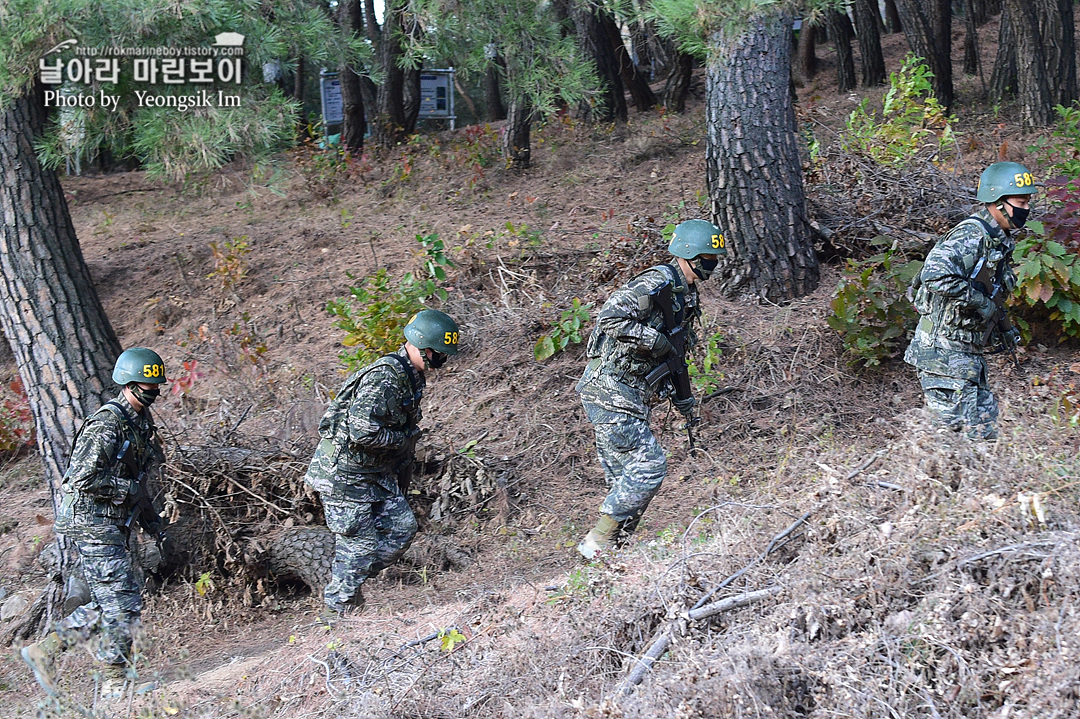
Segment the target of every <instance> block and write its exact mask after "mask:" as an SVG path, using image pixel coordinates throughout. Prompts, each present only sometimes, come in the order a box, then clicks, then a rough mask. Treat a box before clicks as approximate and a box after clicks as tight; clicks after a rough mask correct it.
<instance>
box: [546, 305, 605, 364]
mask: <svg viewBox="0 0 1080 719" xmlns="http://www.w3.org/2000/svg"><path fill="white" fill-rule="evenodd" d="M590 309H592V305H591V304H588V305H583V304H581V300H579V299H578V298H577V297H575V298H574V300H573V303H572V304H571V307H570V309H568V310H563V312H562V317H561V318H560V319H559V321H558V323H556V325H555V326H554V327H552V328H551V334H548V335H542V336H541V337H540V339H538V340H536V345H535V346H534V347H533V356H534V357H536V359H537V361H539V362H543V361H544V360H546V359H547V358H548V357H551V356H552V355H553V354H555V353H556V352H562V351H563V350H564V349H566V347H567V345H569V344H570V343H571V342H573V343H574V344H580V343H581V328H582V327H584V326H585V324H586V323H587V322H588V321H589V310H590Z"/></svg>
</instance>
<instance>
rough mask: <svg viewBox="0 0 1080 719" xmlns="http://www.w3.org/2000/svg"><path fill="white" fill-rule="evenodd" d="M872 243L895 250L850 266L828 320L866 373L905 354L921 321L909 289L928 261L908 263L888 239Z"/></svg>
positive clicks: (847, 350) (878, 238)
mask: <svg viewBox="0 0 1080 719" xmlns="http://www.w3.org/2000/svg"><path fill="white" fill-rule="evenodd" d="M871 242H872V243H873V244H875V245H878V246H882V247H883V246H885V245H890V243H891V245H890V246H889V248H888V249H886V250H885V251H884V252H882V253H880V254H877V255H874V256H873V257H870V258H868V259H866V260H863V261H861V262H859V261H855V260H848V262H847V266H846V267H845V268H844V278H843V279H842V280H840V283H839V285H838V286H837V288H836V294H835V295H834V296H833V299H832V303H831V305H830V306H831V307H832V314H831V315H829V317H828V318H827V320H826V321H827V322H828V324H829V327H832V328H833V329H834V330H836V331H837V332H839V333H840V337H841V339H842V340H843V342H844V350H845V351H846V352H847V354H848V355H849V357H850V358H851V361H852V363H853V364H858V363H862V364H863V365H864V366H866V367H873V366H875V365H879V364H881V361H882V360H884V359H888V358H891V357H895V356H897V355H898V354H900V352H901V351H903V348H904V347H903V345H904V342H905V340H906V338H907V333H908V330H909V329H911V328H913V327H914V326H915V322H916V320H917V319H918V313H917V312H916V311H915V307H914V306H913V305H912V303H911V302H910V301H909V300H908V299H907V288H908V286H909V285H910V284H911V280H912V278H914V277H915V275H917V274H918V273H919V271H920V270H921V269H922V260H909V259H907V257H906V256H905V254H904V252H903V251H902V250H900V249H899V246H898V243H896V242H893V241H892V240H890V239H889V238H888V237H883V236H878V237H875V238H874V239H873V240H871Z"/></svg>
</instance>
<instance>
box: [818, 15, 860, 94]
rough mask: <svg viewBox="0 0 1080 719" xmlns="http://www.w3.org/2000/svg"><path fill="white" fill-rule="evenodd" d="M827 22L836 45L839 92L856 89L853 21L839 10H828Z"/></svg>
mask: <svg viewBox="0 0 1080 719" xmlns="http://www.w3.org/2000/svg"><path fill="white" fill-rule="evenodd" d="M825 21H826V22H827V23H828V24H829V34H830V35H832V38H833V42H834V43H835V44H836V83H837V92H848V91H849V90H854V89H855V56H854V55H853V54H852V52H851V36H852V35H853V34H854V33H852V31H851V20H849V19H848V16H847V14H846V13H842V12H839V11H838V10H826V11H825Z"/></svg>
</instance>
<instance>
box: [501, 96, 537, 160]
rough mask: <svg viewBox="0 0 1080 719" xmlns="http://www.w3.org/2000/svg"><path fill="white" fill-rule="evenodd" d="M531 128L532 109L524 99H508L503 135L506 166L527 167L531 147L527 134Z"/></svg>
mask: <svg viewBox="0 0 1080 719" xmlns="http://www.w3.org/2000/svg"><path fill="white" fill-rule="evenodd" d="M531 130H532V110H531V109H530V108H529V106H528V105H527V103H526V102H525V101H524V100H518V99H512V100H510V108H509V110H508V111H507V113H506V129H505V131H504V132H505V134H504V135H503V156H504V157H506V165H507V167H509V168H511V169H514V170H524V169H527V168H528V167H529V161H530V159H531V155H532V149H531V147H530V145H529V142H530V140H529V134H530V132H531Z"/></svg>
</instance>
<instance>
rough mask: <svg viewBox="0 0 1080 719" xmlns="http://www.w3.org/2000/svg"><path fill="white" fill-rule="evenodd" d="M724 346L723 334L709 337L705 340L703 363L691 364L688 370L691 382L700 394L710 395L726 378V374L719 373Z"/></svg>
mask: <svg viewBox="0 0 1080 719" xmlns="http://www.w3.org/2000/svg"><path fill="white" fill-rule="evenodd" d="M723 344H724V335H723V333H721V332H714V333H713V334H711V335H709V336H708V338H706V340H705V348H704V350H705V351H704V353H703V354H702V357H701V362H700V363H698V362H691V363H690V366H689V367H688V368H687V369H688V371H689V374H690V381H691V382H692V383H693V385H694V388H695V389H697V390H698V391H699V392H702V393H704V394H709V393H711V392H715V391H716V390H717V389H718V388H719V387H720V380H722V379H723V378H724V373H723V372H720V371H718V368H719V367H720V359H721V355H722V354H723V350H721V346H722V345H723Z"/></svg>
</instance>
